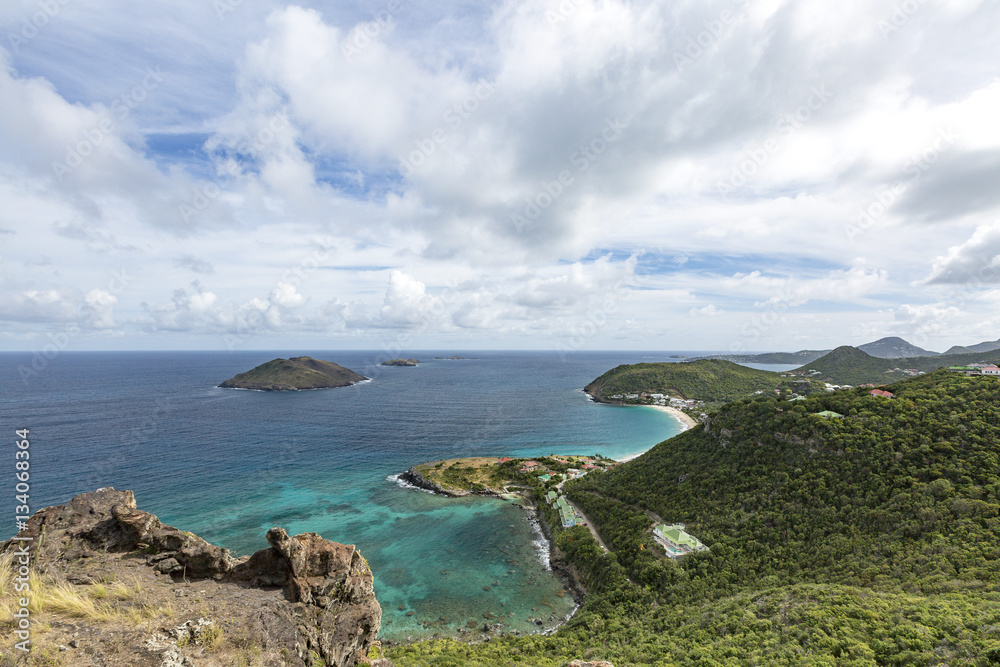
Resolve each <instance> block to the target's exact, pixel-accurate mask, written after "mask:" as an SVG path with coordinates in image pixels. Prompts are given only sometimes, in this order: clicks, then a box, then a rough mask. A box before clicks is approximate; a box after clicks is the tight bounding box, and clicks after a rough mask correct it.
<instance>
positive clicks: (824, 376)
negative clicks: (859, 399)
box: [789, 345, 1000, 385]
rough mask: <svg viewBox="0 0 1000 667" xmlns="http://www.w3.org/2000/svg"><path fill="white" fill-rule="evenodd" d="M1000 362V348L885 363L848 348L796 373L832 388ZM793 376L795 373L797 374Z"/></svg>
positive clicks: (839, 348)
mask: <svg viewBox="0 0 1000 667" xmlns="http://www.w3.org/2000/svg"><path fill="white" fill-rule="evenodd" d="M998 361H1000V348H997V349H996V350H994V351H992V352H972V353H970V354H949V355H943V354H942V355H937V356H931V357H928V356H923V357H906V358H903V359H881V358H879V357H873V356H871V355H869V354H865V353H864V352H862V351H861V350H859V349H858V348H856V347H850V346H849V345H845V346H843V347H838V348H837V349H836V350H834V351H833V352H831V353H830V354H828V355H826V356H823V357H820V358H819V359H817V360H816V361H812V362H810V363H808V364H805V365H804V366H802V367H800V368H798V369H796V371H801V372H802V373H804V375H805V377H807V378H812V379H816V380H823V381H825V382H830V383H832V384H851V385H857V384H868V383H872V384H885V383H887V382H896V381H898V380H900V379H902V378H903V377H904V376H905V374H907V371H910V372H909V373H908V374H910V375H912V374H913V372H912V371H916V372H920V371H923V372H924V373H930V372H931V371H935V370H937V369H939V368H942V367H945V366H964V365H966V364H971V363H979V362H983V363H997V362H998ZM812 371H816V372H815V373H813V372H812ZM789 372H790V373H794V372H795V371H789ZM901 373H902V374H901Z"/></svg>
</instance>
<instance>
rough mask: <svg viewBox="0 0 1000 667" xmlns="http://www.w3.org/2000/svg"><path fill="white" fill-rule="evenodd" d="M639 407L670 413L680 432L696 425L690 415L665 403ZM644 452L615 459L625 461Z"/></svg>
mask: <svg viewBox="0 0 1000 667" xmlns="http://www.w3.org/2000/svg"><path fill="white" fill-rule="evenodd" d="M639 407H642V408H653V409H654V410H659V411H660V412H665V413H667V414H668V415H670V416H671V417H673V418H674V419H676V420H677V421H679V422H680V423H681V433H683V432H684V431H686V430H688V429H689V428H694V427H695V426H697V425H698V422H696V421H695V420H694V419H692V418H691V416H690V415H688V414H686V413H684V412H682V411H680V410H678V409H677V408H671V407H668V406H665V405H641V406H639ZM650 449H652V448H650ZM646 451H647V452H648V451H649V450H648V449H647V450H646ZM645 453H646V452H639V453H638V454H629V455H628V456H623V457H621V458H620V459H617V460H618V461H621V462H622V463H625V462H626V461H631V460H632V459H637V458H639V457H640V456H642V455H643V454H645Z"/></svg>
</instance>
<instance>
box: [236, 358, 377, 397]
mask: <svg viewBox="0 0 1000 667" xmlns="http://www.w3.org/2000/svg"><path fill="white" fill-rule="evenodd" d="M367 379H368V378H366V377H365V376H364V375H360V374H359V373H355V372H354V371H352V370H351V369H349V368H344V367H343V366H341V365H339V364H335V363H333V362H332V361H323V360H322V359H313V358H312V357H292V358H291V359H272V360H271V361H269V362H267V363H266V364H261V365H260V366H257V367H256V368H254V369H252V370H249V371H247V372H246V373H240V374H239V375H237V376H235V377H232V378H230V379H228V380H226V381H225V382H223V383H222V384H220V385H219V386H220V387H222V388H223V389H258V390H261V391H298V390H301V389H328V388H332V387H349V386H350V385H352V384H356V383H358V382H362V381H364V380H367Z"/></svg>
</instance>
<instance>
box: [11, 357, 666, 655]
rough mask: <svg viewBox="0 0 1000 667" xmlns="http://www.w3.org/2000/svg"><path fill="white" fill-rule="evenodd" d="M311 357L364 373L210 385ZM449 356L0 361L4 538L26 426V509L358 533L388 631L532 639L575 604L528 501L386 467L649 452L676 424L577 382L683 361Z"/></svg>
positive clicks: (259, 535) (208, 533)
mask: <svg viewBox="0 0 1000 667" xmlns="http://www.w3.org/2000/svg"><path fill="white" fill-rule="evenodd" d="M299 354H306V355H309V356H313V357H316V358H319V359H327V360H330V361H334V362H336V363H339V364H341V365H343V366H346V367H348V368H351V369H352V370H355V371H357V372H358V373H361V374H362V375H365V376H367V377H369V378H372V381H371V382H365V383H362V384H358V385H355V386H353V387H346V388H339V389H324V390H316V391H302V392H281V393H272V392H257V391H240V390H227V389H219V388H218V387H217V385H218V384H219V383H220V382H222V381H223V380H226V379H228V378H230V377H232V376H233V375H235V374H237V373H240V372H242V371H245V370H249V369H250V368H253V367H254V366H257V365H258V364H261V363H263V362H265V361H269V360H271V359H274V358H276V357H289V356H297V355H299ZM451 354H452V352H450V351H440V352H411V353H407V354H406V355H405V356H407V357H416V358H418V359H420V360H422V361H423V362H424V363H422V364H421V365H420V366H418V367H416V368H389V367H381V366H378V365H377V363H376V362H377V361H378V360H381V359H384V358H385V357H384V355H379V354H377V353H374V352H368V353H365V352H332V351H295V352H292V353H289V352H258V351H255V352H234V353H228V352H107V353H106V352H77V353H72V352H63V353H61V354H59V355H58V356H57V357H55V358H54V359H52V360H51V361H49V362H48V363H47V365H45V367H44V368H43V369H41V370H40V371H39V372H38V373H37V375H34V376H32V377H29V378H27V380H25V379H23V378H22V377H20V375H19V373H18V366H19V365H20V366H26V367H30V364H31V362H32V359H33V355H32V354H24V353H4V354H0V382H2V394H0V409H2V417H3V419H2V422H3V427H4V429H5V430H7V431H8V433H6V434H5V435H6V438H7V441H8V443H9V444H8V446H7V447H5V448H4V451H6V452H7V455H6V457H4V458H6V463H4V461H3V459H0V470H2V469H3V467H4V466H7V468H8V470H9V471H10V474H9V475H6V474H5V475H3V476H2V477H3V478H6V479H9V480H12V481H11V482H10V483H9V484H8V489H7V491H6V492H4V493H2V494H0V512H2V514H0V516H2V517H3V524H2V527H3V528H2V531H0V532H2V534H3V537H6V536H8V535H12V534H14V533H15V532H16V526H15V522H14V504H15V502H14V495H15V491H14V481H13V472H14V445H13V441H14V437H15V435H14V431H15V429H20V428H28V429H30V442H31V448H30V452H31V459H30V461H31V470H30V472H31V491H30V494H31V511H32V512H34V511H36V510H38V509H40V508H42V507H45V506H48V505H54V504H60V503H64V502H66V501H68V500H69V499H70V498H72V497H73V496H74V495H76V494H78V493H82V492H84V491H93V490H95V489H97V488H99V487H102V486H113V487H115V488H118V489H131V490H132V491H134V492H135V496H136V499H137V501H138V504H139V507H140V509H143V510H146V511H149V512H152V513H154V514H156V515H157V516H159V517H160V519H161V520H162V521H164V522H165V523H169V524H171V525H174V526H177V527H180V528H183V529H185V530H190V531H192V532H195V533H197V534H199V535H201V536H202V537H204V538H205V539H207V540H209V541H210V542H213V543H215V544H219V545H222V546H225V547H228V548H230V549H232V550H233V551H234V552H235V553H237V554H247V553H251V552H253V551H255V550H257V549H261V548H264V547H266V546H267V544H266V541H265V539H264V534H265V532H266V531H267V530H268V529H269V528H271V527H272V526H282V527H284V528H285V529H287V530H288V532H289V533H290V534H293V535H294V534H297V533H301V532H307V531H314V532H318V533H320V534H321V535H322V536H323V537H326V538H328V539H331V540H334V541H338V542H344V543H348V544H356V545H358V548H359V549H360V550H361V552H362V553H363V555H364V556H365V557H366V558H367V559H368V561H369V562H370V563H371V566H372V569H373V571H374V572H375V578H376V595H377V597H378V599H379V601H380V602H381V604H382V607H383V611H384V616H383V630H382V633H381V635H382V637H384V638H386V639H389V640H396V641H400V640H405V639H406V638H407V637H413V638H418V637H425V636H428V635H430V634H433V633H442V634H454V633H455V632H456V631H457V629H458V628H461V627H466V626H467V625H468V624H470V622H471V621H476V622H477V623H478V624H479V625H480V626H481V625H482V624H483V623H484V622H489V623H497V622H498V621H502V622H503V623H505V624H506V627H507V628H508V629H518V630H521V631H530V630H537V629H539V628H537V626H535V625H533V624H531V623H529V621H528V619H529V618H543V619H544V620H545V626H543V627H551V626H553V625H555V624H557V623H558V622H560V621H561V620H562V619H564V618H565V617H566V616H567V615H569V614H571V613H572V611H573V609H574V605H573V601H572V599H571V598H570V596H569V595H568V593H567V592H566V591H565V590H564V588H563V586H562V584H561V583H560V582H559V581H558V579H557V578H556V577H555V576H554V575H553V574H552V573H551V571H549V570H547V569H546V564H545V563H546V559H545V553H544V551H545V545H544V541H543V540H541V539H540V536H539V534H538V532H537V529H536V528H534V527H533V526H532V525H530V523H529V521H528V520H527V518H526V515H525V513H524V512H523V511H521V510H519V509H518V508H516V507H513V506H512V505H511V504H510V503H506V502H503V501H500V500H493V499H479V498H477V499H470V500H464V499H463V500H456V499H447V498H442V497H438V496H435V495H432V494H428V493H424V492H421V491H416V490H413V489H408V488H404V487H402V486H400V485H399V484H397V483H396V482H395V481H393V476H394V475H396V474H398V473H400V472H402V471H404V470H406V469H407V468H409V467H410V466H412V465H414V464H417V463H422V462H426V461H434V460H438V459H445V458H456V457H463V456H502V455H510V456H526V455H541V454H550V453H556V454H588V455H589V454H602V455H604V456H608V457H613V458H620V457H623V456H627V455H630V454H636V453H639V452H642V451H645V450H647V449H649V448H650V447H652V446H653V445H655V444H656V443H658V442H661V441H662V440H665V439H667V438H669V437H671V436H673V435H675V434H676V433H678V432H679V431H680V425H679V423H678V422H677V421H676V420H674V419H673V418H672V417H670V416H669V415H666V414H663V413H660V412H657V411H655V410H651V409H647V408H625V407H612V406H605V405H598V404H595V403H593V402H591V401H590V399H589V398H588V397H587V395H586V394H584V393H583V391H582V387H583V386H584V385H585V384H587V383H588V382H589V381H591V380H593V379H594V378H596V377H598V376H599V375H601V374H602V373H604V372H605V371H607V370H609V369H611V368H613V367H614V366H617V365H619V364H624V363H636V362H640V361H662V360H666V359H667V358H668V356H669V355H670V354H671V352H658V353H641V352H602V353H596V352H595V353H583V352H581V353H574V354H570V355H565V356H562V355H560V354H557V353H553V352H478V353H474V352H462V353H461V354H462V356H465V357H475V359H467V360H458V361H455V360H436V359H434V357H435V356H450V355H451ZM36 367H37V366H36ZM486 587H488V588H489V590H486ZM409 612H412V613H409ZM442 618H443V619H445V620H442Z"/></svg>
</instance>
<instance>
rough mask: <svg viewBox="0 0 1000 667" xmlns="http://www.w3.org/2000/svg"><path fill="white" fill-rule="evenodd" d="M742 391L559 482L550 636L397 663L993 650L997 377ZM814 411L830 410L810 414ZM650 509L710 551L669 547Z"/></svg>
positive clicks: (883, 658)
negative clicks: (615, 464)
mask: <svg viewBox="0 0 1000 667" xmlns="http://www.w3.org/2000/svg"><path fill="white" fill-rule="evenodd" d="M892 391H893V392H894V393H895V398H894V399H884V398H875V397H872V396H870V395H869V394H868V392H867V391H866V390H864V389H861V388H858V389H851V390H844V391H838V392H835V393H832V394H823V395H819V396H815V397H811V398H809V399H807V400H805V401H796V402H789V401H782V400H776V399H775V398H773V397H770V396H758V397H755V398H752V399H745V400H741V401H738V402H734V403H731V404H729V405H726V406H724V407H723V408H721V409H720V410H718V411H717V412H715V413H713V414H712V415H710V417H709V419H708V421H707V423H705V424H703V425H700V426H698V427H697V428H695V429H692V430H690V431H686V432H684V433H682V434H680V435H678V436H676V437H674V438H672V439H671V440H669V441H667V442H664V443H661V444H659V445H657V446H656V447H654V448H653V449H652V450H650V451H649V452H647V453H646V454H645V455H643V456H642V457H640V458H639V459H636V460H635V461H632V462H629V463H627V464H625V465H622V466H621V467H620V468H618V469H616V470H613V471H610V472H607V473H603V474H600V475H595V474H592V475H589V476H587V477H585V478H583V479H581V480H577V481H573V482H569V483H567V485H566V492H567V495H568V496H569V498H570V499H571V500H572V501H573V502H574V503H576V504H577V506H579V507H581V508H582V509H583V510H584V512H586V514H587V516H588V517H589V518H590V519H591V521H592V522H593V524H595V525H596V527H597V529H598V531H599V532H600V535H601V537H602V539H603V541H604V542H605V543H606V544H607V546H608V547H609V548H610V549H611V552H610V553H604V552H603V551H602V549H601V548H600V546H599V545H598V544H597V543H596V541H595V540H594V539H593V538H592V537H591V536H590V534H589V533H588V532H587V529H585V528H572V529H569V530H567V531H561V530H560V529H558V528H556V529H555V530H556V531H557V537H556V545H557V547H558V548H557V550H556V555H560V556H562V557H563V558H565V559H566V560H567V561H568V562H569V563H570V564H571V567H572V568H573V569H575V570H576V571H577V572H578V574H579V576H580V578H581V580H582V581H583V582H584V584H585V585H586V586H587V588H588V591H589V596H588V598H587V601H586V603H585V605H584V607H583V608H582V609H581V611H580V612H578V613H577V615H576V616H575V617H574V618H573V619H572V620H571V621H570V622H569V623H568V624H567V625H566V626H565V627H564V628H562V629H561V630H560V631H559V632H557V633H556V634H555V635H553V636H548V637H526V638H520V639H501V640H495V641H491V642H489V643H488V644H482V645H476V646H470V645H465V644H461V643H458V642H452V641H437V642H425V643H421V644H415V645H411V646H408V647H400V648H397V649H395V650H394V654H393V657H394V659H395V660H396V661H397V664H398V665H400V666H404V665H470V666H477V665H498V664H503V665H506V664H514V665H552V666H553V667H554V666H556V665H562V664H565V661H566V660H567V659H568V658H570V657H574V656H580V655H581V654H582V655H584V656H585V657H587V658H588V659H607V660H611V661H612V662H613V663H614V664H615V665H616V667H623V666H624V665H745V664H759V665H772V664H796V665H804V664H810V665H859V666H860V665H940V664H948V665H969V666H983V667H985V666H986V665H993V664H998V661H1000V541H998V539H997V537H998V535H1000V379H998V378H989V377H965V376H962V375H958V374H953V373H949V372H947V371H939V372H936V373H932V374H930V375H926V376H921V377H917V378H913V379H910V380H906V381H904V382H900V383H897V384H895V385H893V386H892ZM822 411H833V412H836V413H839V414H841V415H843V417H842V418H839V419H825V418H823V417H820V416H818V414H817V413H819V412H822ZM657 518H662V519H663V520H665V521H667V522H680V523H684V524H686V526H687V530H688V531H689V532H690V533H691V534H693V535H695V536H696V537H698V538H699V539H701V540H702V541H703V542H704V543H705V544H706V545H707V546H708V547H709V549H710V550H709V551H708V552H705V553H699V554H696V555H691V556H686V557H684V558H682V559H679V560H673V559H670V558H666V557H665V556H664V555H663V551H662V549H660V548H659V547H658V546H657V545H656V543H655V542H654V540H653V538H652V534H651V528H652V527H653V525H654V523H655V522H656V520H657Z"/></svg>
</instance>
